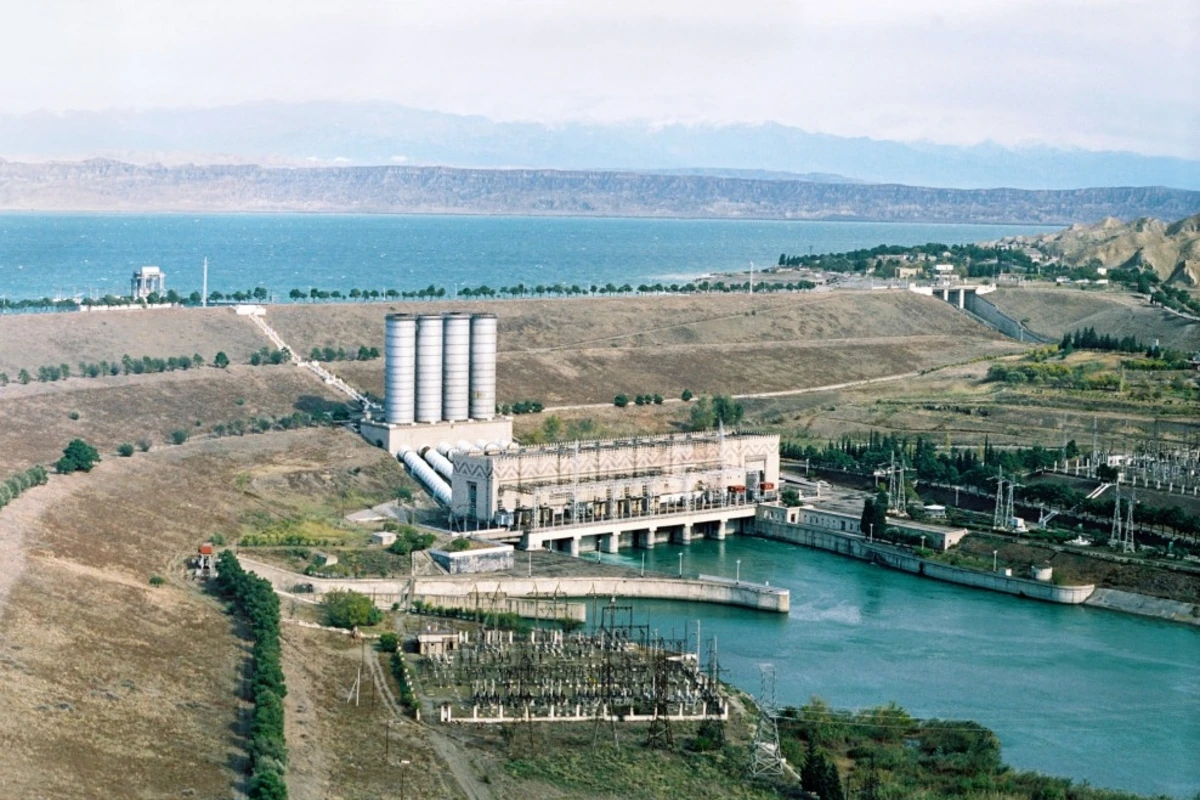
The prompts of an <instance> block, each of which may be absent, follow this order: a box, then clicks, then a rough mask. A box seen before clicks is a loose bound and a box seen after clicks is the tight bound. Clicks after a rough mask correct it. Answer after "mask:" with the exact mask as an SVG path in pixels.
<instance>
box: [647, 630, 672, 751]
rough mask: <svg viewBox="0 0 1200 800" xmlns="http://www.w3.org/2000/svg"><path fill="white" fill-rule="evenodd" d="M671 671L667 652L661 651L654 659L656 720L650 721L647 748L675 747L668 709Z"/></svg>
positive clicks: (668, 748)
mask: <svg viewBox="0 0 1200 800" xmlns="http://www.w3.org/2000/svg"><path fill="white" fill-rule="evenodd" d="M670 669H671V662H670V660H669V659H668V658H667V652H666V650H665V649H660V650H659V651H658V653H657V654H656V655H655V657H654V679H653V680H654V686H653V687H652V689H653V692H654V718H653V719H652V720H650V730H648V731H647V732H646V747H658V748H662V749H664V750H670V749H671V748H672V747H674V746H675V737H674V736H673V735H672V733H671V714H670V712H669V710H668V708H667V706H668V703H669V698H670V696H669V694H668V688H669V687H668V682H669V681H670Z"/></svg>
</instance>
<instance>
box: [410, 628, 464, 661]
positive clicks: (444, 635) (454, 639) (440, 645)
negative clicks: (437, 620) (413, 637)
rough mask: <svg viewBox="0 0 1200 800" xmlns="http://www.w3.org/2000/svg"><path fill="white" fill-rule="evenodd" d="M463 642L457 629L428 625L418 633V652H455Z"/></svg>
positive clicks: (441, 653) (433, 654)
mask: <svg viewBox="0 0 1200 800" xmlns="http://www.w3.org/2000/svg"><path fill="white" fill-rule="evenodd" d="M461 643H462V637H461V635H460V634H459V633H458V632H457V631H451V630H446V629H444V628H432V627H427V628H426V629H425V630H423V631H421V632H420V633H418V634H417V652H418V653H419V654H421V655H423V656H444V655H446V654H447V653H453V652H454V651H455V650H457V649H458V646H459V644H461Z"/></svg>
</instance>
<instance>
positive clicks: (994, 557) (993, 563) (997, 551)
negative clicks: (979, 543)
mask: <svg viewBox="0 0 1200 800" xmlns="http://www.w3.org/2000/svg"><path fill="white" fill-rule="evenodd" d="M999 552H1000V551H999V550H993V551H992V572H999V570H998V569H997V568H996V554H997V553H999Z"/></svg>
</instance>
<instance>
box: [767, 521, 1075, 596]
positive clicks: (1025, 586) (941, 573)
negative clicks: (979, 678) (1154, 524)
mask: <svg viewBox="0 0 1200 800" xmlns="http://www.w3.org/2000/svg"><path fill="white" fill-rule="evenodd" d="M756 530H757V535H758V536H761V537H763V538H765V539H776V540H778V541H783V542H790V543H792V544H799V545H804V546H805V547H815V548H817V549H818V550H827V551H829V552H831V553H839V554H841V555H845V556H850V557H851V558H858V559H861V560H863V561H871V562H873V563H876V564H880V565H882V566H885V567H891V568H892V569H897V570H901V571H902V572H908V573H911V574H913V575H921V576H924V577H926V578H933V579H934V580H939V581H946V582H947V583H957V584H959V585H961V586H972V587H975V588H977V589H988V590H989V591H993V592H1004V593H1005V594H1012V595H1016V596H1018V597H1030V598H1033V599H1035V600H1045V601H1046V602H1049V603H1066V604H1068V605H1078V604H1080V603H1082V602H1084V601H1085V600H1087V599H1088V597H1090V596H1091V594H1092V592H1094V591H1095V589H1096V587H1095V586H1092V585H1088V584H1085V585H1082V586H1055V585H1054V584H1052V583H1043V582H1041V581H1034V580H1028V579H1025V578H1012V577H1008V576H1006V575H1001V574H998V573H993V572H979V571H978V570H973V569H964V568H963V567H953V566H950V565H949V564H941V563H938V562H936V561H929V560H927V559H924V558H921V557H919V556H917V555H916V554H915V553H913V552H912V551H909V550H905V549H901V548H898V547H892V546H891V545H886V544H877V543H875V542H868V541H867V540H866V539H865V538H864V537H862V536H859V535H857V534H849V533H835V532H834V531H828V530H820V529H816V528H808V527H806V526H804V525H792V524H785V523H778V522H768V521H766V520H762V519H760V520H758V523H757V528H756Z"/></svg>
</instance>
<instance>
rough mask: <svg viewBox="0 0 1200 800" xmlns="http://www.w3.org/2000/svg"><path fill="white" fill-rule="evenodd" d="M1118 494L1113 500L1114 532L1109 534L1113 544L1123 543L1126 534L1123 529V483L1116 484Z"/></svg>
mask: <svg viewBox="0 0 1200 800" xmlns="http://www.w3.org/2000/svg"><path fill="white" fill-rule="evenodd" d="M1115 488H1116V493H1117V496H1116V498H1115V499H1114V500H1113V517H1112V532H1111V533H1110V534H1109V535H1108V540H1109V542H1110V543H1111V544H1115V545H1121V544H1122V541H1123V540H1124V538H1125V537H1124V535H1123V533H1122V531H1121V484H1120V482H1118V483H1117V485H1116V487H1115Z"/></svg>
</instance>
